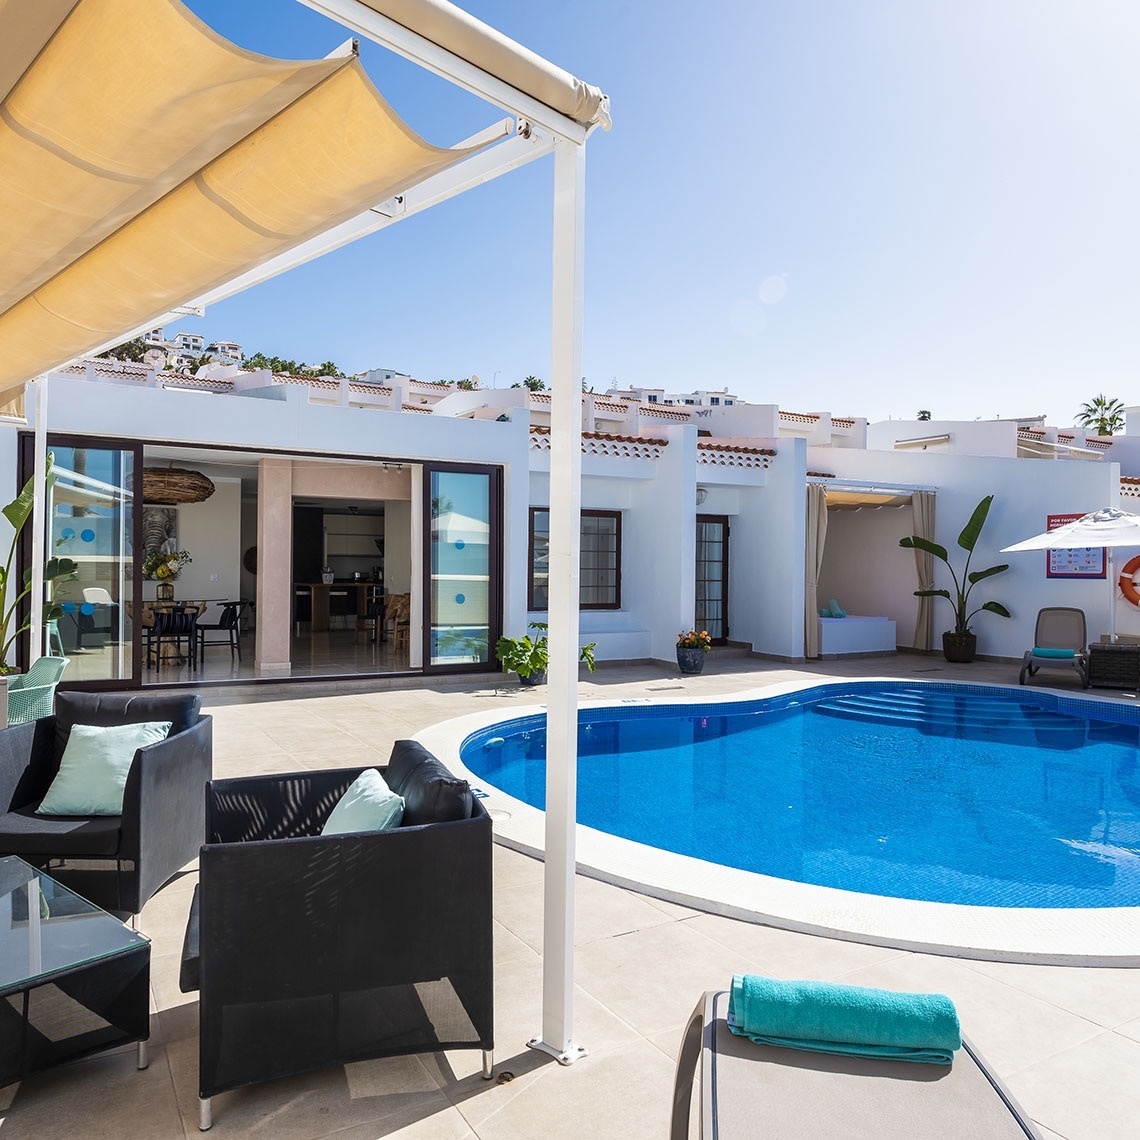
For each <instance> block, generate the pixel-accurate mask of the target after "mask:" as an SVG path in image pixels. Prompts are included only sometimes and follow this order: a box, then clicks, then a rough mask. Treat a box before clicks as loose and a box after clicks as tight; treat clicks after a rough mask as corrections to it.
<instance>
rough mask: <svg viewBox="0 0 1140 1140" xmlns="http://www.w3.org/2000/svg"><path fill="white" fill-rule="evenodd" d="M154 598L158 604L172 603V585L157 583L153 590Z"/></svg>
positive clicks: (171, 583) (170, 583)
mask: <svg viewBox="0 0 1140 1140" xmlns="http://www.w3.org/2000/svg"><path fill="white" fill-rule="evenodd" d="M154 596H155V598H157V599H158V601H160V602H172V601H174V583H173V582H159V584H158V585H157V586H156V587H155V588H154Z"/></svg>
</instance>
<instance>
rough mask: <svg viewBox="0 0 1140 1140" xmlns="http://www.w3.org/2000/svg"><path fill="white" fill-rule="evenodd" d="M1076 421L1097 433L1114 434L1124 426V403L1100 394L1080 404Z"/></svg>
mask: <svg viewBox="0 0 1140 1140" xmlns="http://www.w3.org/2000/svg"><path fill="white" fill-rule="evenodd" d="M1077 423H1078V424H1080V426H1081V427H1083V428H1092V429H1093V430H1094V431H1095V432H1096V434H1097V435H1115V434H1116V433H1117V432H1118V431H1120V430H1121V429H1122V428H1123V427H1124V405H1123V404H1122V403H1121V402H1120V401H1119V400H1116V399H1113V400H1110V399H1109V398H1108V397H1107V396H1105V395H1103V394H1101V395H1099V396H1094V397H1093V398H1092V399H1091V400H1089V401H1088V402H1087V403H1084V404H1082V405H1081V411H1080V415H1078V416H1077Z"/></svg>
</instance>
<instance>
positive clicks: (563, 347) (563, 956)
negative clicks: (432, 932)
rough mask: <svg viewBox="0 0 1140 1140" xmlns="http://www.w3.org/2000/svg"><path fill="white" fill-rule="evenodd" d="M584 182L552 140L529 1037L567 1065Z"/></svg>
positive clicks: (573, 158) (572, 1049)
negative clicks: (542, 846)
mask: <svg viewBox="0 0 1140 1140" xmlns="http://www.w3.org/2000/svg"><path fill="white" fill-rule="evenodd" d="M585 190H586V153H585V147H583V146H581V145H579V144H575V143H570V142H563V141H559V142H558V143H557V144H556V146H555V148H554V266H553V268H554V272H553V291H552V307H553V320H552V325H551V331H552V337H551V340H552V349H553V354H552V364H551V388H552V398H551V410H550V440H551V443H550V578H549V583H550V587H549V589H550V593H549V607H550V608H549V614H548V620H549V624H550V630H549V638H550V665H549V677H550V683H549V687H548V689H547V706H546V870H545V894H544V911H543V950H542V971H543V981H542V1036H541V1037H540V1038H534V1039H532V1040H530V1041H528V1042H527V1044H528V1045H529V1046H530V1047H531V1048H533V1049H538V1050H541V1051H542V1052H544V1053H548V1054H550V1055H551V1056H552V1057H554V1058H556V1059H557V1060H558V1061H559V1062H560V1063H561V1064H563V1065H569V1064H572V1063H573V1062H574V1061H576V1060H577V1059H578V1058H579V1057H582V1056H584V1055H585V1053H586V1050H585V1049H584V1048H582V1046H580V1045H577V1044H575V1043H574V1040H573V1018H574V871H575V866H576V858H575V850H574V829H575V826H576V822H577V791H578V579H579V546H580V534H579V528H580V525H581V524H580V518H581V506H582V384H581V375H582V305H583V296H584V287H583V272H582V270H583V266H582V262H583V258H584V255H585V217H586V211H585Z"/></svg>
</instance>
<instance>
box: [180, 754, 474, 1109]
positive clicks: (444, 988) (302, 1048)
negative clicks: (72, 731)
mask: <svg viewBox="0 0 1140 1140" xmlns="http://www.w3.org/2000/svg"><path fill="white" fill-rule="evenodd" d="M362 771H363V769H361V768H352V769H334V770H331V771H318V772H294V773H290V774H288V775H273V776H251V777H247V778H245V779H237V780H215V781H213V782H211V783H210V784H209V785H208V787H207V789H206V832H207V839H206V845H205V846H204V847H203V848H202V852H201V855H200V857H199V885H198V889H197V892H196V893H195V896H194V903H193V906H192V909H191V914H190V922H189V925H188V927H187V931H186V941H185V946H184V948H183V961H182V975H181V979H180V983H181V988H182V990H183V991H184V992H190V991H193V990H198V991H199V1050H200V1052H199V1076H198V1083H199V1095H200V1097H201V1098H202V1100H201V1107H200V1113H201V1117H200V1124H199V1127H201V1128H203V1129H206V1128H209V1127H210V1123H211V1119H212V1118H211V1106H210V1098H211V1097H212V1096H214V1094H216V1093H219V1092H223V1091H224V1090H227V1089H233V1088H237V1087H240V1086H242V1085H248V1084H253V1083H255V1082H259V1081H267V1080H271V1079H274V1078H276V1077H282V1076H287V1075H289V1074H292V1073H299V1072H304V1071H306V1070H308V1069H313V1068H317V1067H319V1066H322V1065H333V1064H345V1063H347V1062H349V1061H360V1060H365V1059H370V1058H374V1057H385V1056H392V1055H395V1054H401V1053H419V1052H428V1051H432V1050H437V1049H482V1050H483V1073H484V1076H486V1077H490V1074H491V1050H492V1048H493V1047H494V1016H493V964H492V927H493V918H492V912H491V852H492V840H491V820H490V817H489V816H488V815H487V812H486V810H485V809H484V808H483V805H482V804H481V803H480V802H479V800H478V799H477V798H475V797H474V796H473V795H472V794H471V791H470V789H469V788H468V786H467V783H466V781H462V780H457V779H455V778H454V777H453V776H452V775H451V773H450V772H448V770H447V769H446V768H445V767H444V766H443V765H442V764H441V763H440V762H439V761H438V760H437V759H435V757H434V756H432V755H431V754H430V753H428V752H426V751H425V750H424V749H423V748H422V746H420V745H419V744H416V743H415V742H413V741H406V740H405V741H398V742H397V743H396V746H395V748H394V749H393V753H392V758H391V761H390V763H389V765H388V767H387V768H386V769H381V771H382V772H384V773H385V777H386V779H387V780H388V783H389V786H391V787H392V789H393V790H394V791H396V792H398V793H399V794H400V795H402V796H403V797H404V801H405V811H404V823H403V825H402V826H400V827H398V828H396V829H394V830H391V831H385V832H381V833H379V834H366V833H354V834H347V835H328V836H323V835H321V834H320V831H321V828H322V827H323V826H324V823H325V820H327V819H328V817H329V813H330V812H331V811H332V809H333V808H334V807H335V806H336V804H337V802H338V801H339V799H340V797H341V796H342V795H343V793H344V791H345V789H346V788H348V786H349V785H350V784H351V783H352V782H353V780H355V779H356V777H357V776H358V775H360V773H361V772H362Z"/></svg>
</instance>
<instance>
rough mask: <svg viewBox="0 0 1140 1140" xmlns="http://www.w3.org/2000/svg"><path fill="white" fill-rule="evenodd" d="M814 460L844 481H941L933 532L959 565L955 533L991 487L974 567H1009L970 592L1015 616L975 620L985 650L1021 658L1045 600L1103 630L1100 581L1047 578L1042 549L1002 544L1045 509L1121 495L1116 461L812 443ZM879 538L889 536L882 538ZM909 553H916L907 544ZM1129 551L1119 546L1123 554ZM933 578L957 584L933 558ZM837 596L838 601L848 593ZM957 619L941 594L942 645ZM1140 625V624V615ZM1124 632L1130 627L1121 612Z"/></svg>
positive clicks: (1111, 500) (1042, 523)
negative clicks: (1012, 550)
mask: <svg viewBox="0 0 1140 1140" xmlns="http://www.w3.org/2000/svg"><path fill="white" fill-rule="evenodd" d="M808 466H809V467H810V468H812V469H813V470H827V471H829V472H833V473H834V474H835V475H836V476H837V479H839V480H842V479H853V480H860V481H866V482H871V483H873V482H875V481H876V480H877V481H879V482H887V483H900V484H907V485H912V486H929V487H934V488H937V501H936V505H935V541H937V542H939V543H941V544H942V545H943V546H945V547H946V548H947V551H948V552H949V553H950V558H951V562H952V564H953V565H954V567H955V569H956V570H958V571H959V572H960V570H961V567H962V565H963V563H964V561H965V558H966V555H965V552H964V551H962V550H961V549H960V548H959V546H958V544H957V538H958V534H959V533H960V532H961V530H962V527H964V526H965V525H966V523H967V521H968V520H969V518H970V515H971V513H972V512H973V510H974V508H975V507H976V506H977V505H978V503H979V501H980V500H981V499H982V498H984V497H985V496H986V495H989V494H993V495H994V496H995V498H994V503H993V507H992V508H991V510H990V515H989V519H988V520H987V522H986V526H985V529H984V530H983V531H982V537H981V542H980V543H979V546H978V549H977V551H976V553H975V555H974V558H973V560H972V562H971V567H972V568H973V569H975V570H982V569H985V568H986V567H988V566H993V565H995V564H998V563H1001V562H1008V563H1009V567H1010V568H1009V570H1008V571H1006V573H1004V574H1001V575H999V576H998V577H996V578H993V579H990V580H988V581H985V582H983V583H981V584H980V585H979V586H978V589H977V590H976V591H975V594H974V596H973V598H972V599H971V601H972V602H973V601H975V600H976V602H977V604H979V605H980V604H981V603H982V602H983V601H987V600H990V599H993V600H994V601H999V602H1001V603H1002V604H1003V605H1005V606H1006V608H1007V609H1008V610H1009V611H1010V613H1011V614H1012V615H1013V616H1012V620H1008V621H1007V620H1006V619H1004V618H1001V617H998V616H997V615H996V614H985V613H983V614H979V615H978V616H977V617H976V618H975V619H974V622H973V628H974V631H975V633H977V635H978V652H979V653H982V654H986V655H990V656H997V657H1013V658H1019V657H1020V656H1021V655H1022V653H1023V652H1024V651H1025V649H1026V648H1028V647H1029V646H1030V645H1031V644H1032V643H1033V631H1034V624H1035V622H1036V619H1037V611H1038V610H1039V609H1041V608H1043V607H1046V606H1076V607H1079V608H1080V609H1083V610H1084V612H1085V615H1086V619H1087V622H1088V632H1089V638H1090V640H1094V641H1095V640H1096V639H1097V638H1098V637H1099V635H1100V634H1101V632H1107V630H1108V606H1109V602H1108V598H1109V591H1108V586H1107V584H1106V583H1105V582H1104V581H1103V580H1099V579H1098V580H1093V581H1066V580H1063V579H1057V578H1046V577H1045V554H1044V553H1043V552H1038V551H1030V552H1028V553H1023V554H1002V553H1000V550H1001V547H1003V546H1010V545H1012V544H1013V543H1015V542H1019V541H1020V540H1021V539H1025V538H1029V537H1031V536H1032V535H1035V534H1039V533H1040V532H1041V531H1043V530H1045V527H1046V525H1047V519H1046V516H1047V515H1050V514H1063V513H1068V512H1073V513H1080V514H1083V513H1086V512H1088V511H1093V510H1097V509H1098V508H1100V507H1103V506H1114V505H1116V503H1117V500H1118V497H1119V495H1118V487H1119V472H1118V469H1117V466H1116V464H1110V463H1046V462H1042V461H1041V460H1037V459H994V458H985V457H974V458H967V457H963V456H949V455H931V454H929V453H927V454H922V453H919V454H909V455H908V454H899V453H895V454H886V453H883V452H873V451H867V452H858V451H841V452H837V451H834V450H822V449H821V450H816V449H812V450H811V452H809V456H808ZM883 541H886V538H885V537H884V539H883ZM905 553H907V554H910V552H909V551H907V552H905ZM1129 553H1130V552H1128V551H1125V552H1123V553H1122V554H1121V556H1120V561H1123V559H1124V558H1127V557H1128V554H1129ZM825 556H826V553H825ZM935 582H936V583H937V585H938V586H940V587H945V588H947V589H951V590H952V588H953V584H952V582H951V581H950V578H949V575H948V574H947V573H946V570H945V567H944V566H943V565H942V564H941V563H940V562H938V561H937V560H936V561H935ZM916 587H917V579H916V577H915V578H912V579H911V581H910V583H909V590H910V591H911V592H913V591H914V589H916ZM839 600H840V602H841V604H842V601H843V599H842V597H840V599H839ZM1125 604H1126V603H1125ZM1128 609H1129V610H1132V613H1133V614H1136V613H1140V611H1136V610H1135V609H1134V608H1133V607H1131V606H1129V607H1128ZM952 624H953V616H952V613H951V611H950V605H949V603H948V602H946V601H945V600H944V599H935V602H934V639H935V645H936V646H937V644H938V640H939V636H940V635H941V633H942V631H943V630H946V629H949V628H951V627H952ZM1137 625H1138V627H1140V620H1138V621H1137ZM1120 631H1121V632H1126V630H1125V628H1124V622H1123V620H1122V621H1121V624H1120ZM911 633H913V627H912V630H911ZM898 636H899V641H900V642H901V643H902V644H904V645H905V644H909V641H910V634H908V632H907V629H906V627H905V626H900V627H899V631H898Z"/></svg>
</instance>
